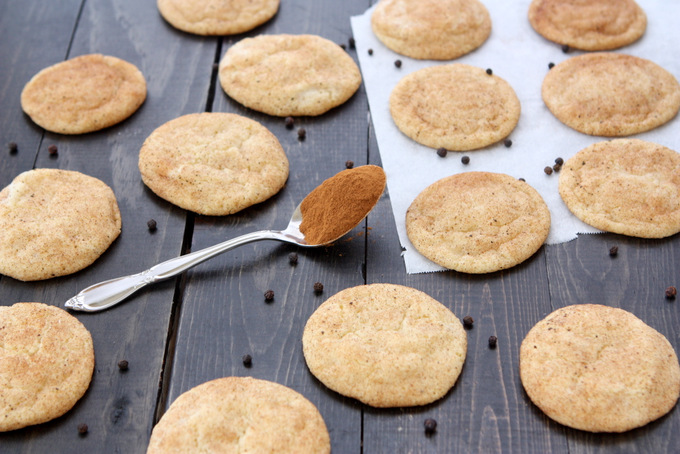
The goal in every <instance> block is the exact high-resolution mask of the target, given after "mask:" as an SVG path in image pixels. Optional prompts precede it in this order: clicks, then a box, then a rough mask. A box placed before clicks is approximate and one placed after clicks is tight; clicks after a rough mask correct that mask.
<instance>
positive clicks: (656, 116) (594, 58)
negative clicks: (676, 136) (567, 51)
mask: <svg viewBox="0 0 680 454" xmlns="http://www.w3.org/2000/svg"><path fill="white" fill-rule="evenodd" d="M541 92H542V96H543V101H544V102H545V104H546V106H548V109H550V111H551V112H552V113H553V114H554V115H555V117H557V119H558V120H560V121H561V122H562V123H564V124H565V125H567V126H569V127H570V128H573V129H575V130H576V131H579V132H582V133H584V134H590V135H595V136H605V137H620V136H627V135H631V134H637V133H640V132H644V131H649V130H651V129H654V128H656V127H657V126H660V125H662V124H664V123H666V122H668V121H670V120H671V119H672V118H673V117H675V115H676V114H677V113H678V110H679V109H680V84H678V81H677V80H676V79H675V77H674V76H673V75H672V74H671V73H669V72H668V71H666V70H665V69H663V68H662V67H661V66H659V65H657V64H656V63H654V62H651V61H649V60H646V59H643V58H640V57H634V56H631V55H625V54H618V53H613V52H595V53H591V54H583V55H579V56H576V57H572V58H569V59H567V60H565V61H563V62H562V63H560V64H558V65H556V66H554V67H553V68H552V69H551V70H550V71H548V74H547V75H546V77H545V79H543V86H542V90H541Z"/></svg>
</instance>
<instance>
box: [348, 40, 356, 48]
mask: <svg viewBox="0 0 680 454" xmlns="http://www.w3.org/2000/svg"><path fill="white" fill-rule="evenodd" d="M348 42H349V48H350V49H354V48H355V47H356V46H357V44H356V41H354V38H350V39H349V41H348Z"/></svg>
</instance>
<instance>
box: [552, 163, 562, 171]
mask: <svg viewBox="0 0 680 454" xmlns="http://www.w3.org/2000/svg"><path fill="white" fill-rule="evenodd" d="M552 168H553V170H554V171H555V172H559V171H560V170H562V164H555V165H554V166H553V167H552Z"/></svg>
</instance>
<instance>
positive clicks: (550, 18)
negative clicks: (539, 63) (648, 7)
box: [529, 0, 647, 51]
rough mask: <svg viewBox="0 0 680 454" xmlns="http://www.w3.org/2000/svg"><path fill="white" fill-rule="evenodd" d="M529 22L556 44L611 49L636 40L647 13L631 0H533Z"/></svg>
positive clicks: (591, 49) (645, 22)
mask: <svg viewBox="0 0 680 454" xmlns="http://www.w3.org/2000/svg"><path fill="white" fill-rule="evenodd" d="M529 23H530V24H531V26H532V27H533V28H534V30H536V32H538V33H539V34H540V35H541V36H543V37H544V38H546V39H548V40H550V41H553V42H555V43H558V44H562V45H566V46H569V47H571V48H575V49H581V50H587V51H594V50H611V49H617V48H619V47H623V46H626V45H628V44H631V43H633V42H635V41H637V40H638V39H639V38H640V37H641V36H642V35H643V34H644V33H645V29H646V28H647V16H646V15H645V12H644V11H643V10H642V8H640V6H638V4H637V3H635V1H634V0H533V1H532V2H531V4H530V5H529Z"/></svg>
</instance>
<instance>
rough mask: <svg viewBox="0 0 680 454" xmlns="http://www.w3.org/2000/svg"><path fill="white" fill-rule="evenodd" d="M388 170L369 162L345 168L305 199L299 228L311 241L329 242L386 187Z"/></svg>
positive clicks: (356, 219) (349, 227)
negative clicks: (365, 164) (364, 164)
mask: <svg viewBox="0 0 680 454" xmlns="http://www.w3.org/2000/svg"><path fill="white" fill-rule="evenodd" d="M385 181H386V179H385V172H384V171H383V169H382V168H380V167H378V166H373V165H368V166H361V167H355V168H353V169H347V170H343V171H342V172H339V173H337V174H336V175H335V176H333V177H331V178H329V179H327V180H326V181H324V182H323V183H321V185H319V186H318V187H317V188H316V189H314V190H313V191H312V192H310V193H309V195H308V196H307V197H305V199H304V200H303V201H302V204H301V206H300V210H301V211H302V223H301V224H300V231H301V232H302V233H303V234H304V235H305V240H306V241H307V243H309V244H326V243H329V242H331V241H333V240H335V239H337V238H339V237H341V236H342V235H344V234H345V233H347V232H349V231H350V230H352V229H353V228H354V227H355V226H356V225H357V224H359V222H361V220H362V219H363V218H364V217H366V215H367V214H368V212H369V211H371V209H372V208H373V207H374V206H375V204H376V203H377V202H378V199H380V196H381V195H382V193H383V191H384V190H385Z"/></svg>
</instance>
